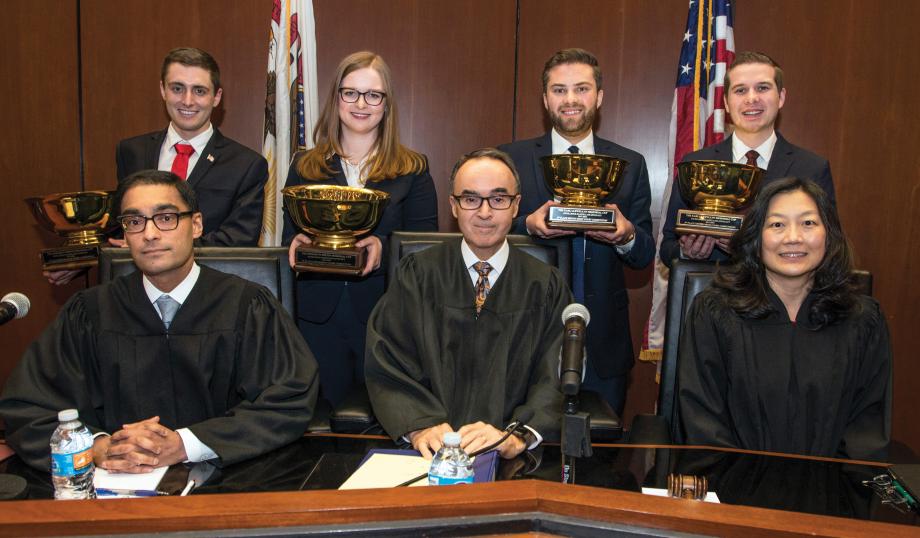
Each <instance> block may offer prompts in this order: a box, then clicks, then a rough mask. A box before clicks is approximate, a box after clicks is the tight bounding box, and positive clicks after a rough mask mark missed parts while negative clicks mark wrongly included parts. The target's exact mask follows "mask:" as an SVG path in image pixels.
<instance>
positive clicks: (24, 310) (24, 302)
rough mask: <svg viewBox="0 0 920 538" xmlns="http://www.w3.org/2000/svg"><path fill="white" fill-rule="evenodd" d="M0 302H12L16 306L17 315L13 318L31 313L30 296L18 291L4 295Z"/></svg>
mask: <svg viewBox="0 0 920 538" xmlns="http://www.w3.org/2000/svg"><path fill="white" fill-rule="evenodd" d="M0 302H3V303H10V304H11V305H13V306H14V307H16V316H15V317H13V319H20V318H24V317H26V314H28V313H29V308H30V307H31V306H32V303H31V302H29V298H28V297H26V296H25V295H23V294H21V293H19V292H18V291H14V292H12V293H7V294H6V295H4V296H3V299H0Z"/></svg>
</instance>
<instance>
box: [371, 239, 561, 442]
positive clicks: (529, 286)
mask: <svg viewBox="0 0 920 538" xmlns="http://www.w3.org/2000/svg"><path fill="white" fill-rule="evenodd" d="M474 295H475V292H474V289H473V284H472V281H471V279H470V276H469V273H468V271H467V268H466V267H465V266H464V263H463V257H462V255H461V253H460V241H459V240H458V241H455V242H454V241H452V242H449V243H443V244H441V245H437V246H433V247H430V248H428V249H426V250H424V251H422V252H419V253H416V254H412V255H409V256H407V257H406V258H404V259H403V260H402V262H401V263H400V267H399V271H398V273H397V276H396V279H395V281H394V282H391V283H390V285H389V288H388V289H387V292H386V293H385V294H384V296H383V298H382V299H381V300H380V302H379V303H378V304H377V306H376V308H374V311H373V313H372V314H371V317H370V320H369V321H368V330H367V357H366V359H365V373H366V377H367V389H368V393H369V395H370V398H371V403H372V404H373V407H374V412H375V413H376V415H377V418H378V420H379V421H380V423H381V425H382V426H383V427H384V429H385V430H386V431H387V432H388V433H389V434H390V435H391V436H392V437H393V438H394V439H398V438H399V437H401V436H403V435H405V434H406V433H408V432H411V431H414V430H418V429H421V428H428V427H430V426H435V425H437V424H441V423H444V422H447V423H448V424H450V425H451V427H453V428H454V429H455V430H456V429H458V428H460V427H461V426H463V425H465V424H470V423H473V422H477V421H483V422H486V423H488V424H491V425H493V426H495V427H497V428H502V427H504V426H505V425H506V424H507V423H509V422H510V421H511V420H514V419H515V418H517V417H519V416H521V414H522V411H523V410H525V409H528V410H531V411H533V418H532V419H530V420H529V421H528V425H529V426H530V427H532V428H534V429H535V430H536V431H538V432H539V433H540V435H542V436H543V438H544V439H546V440H558V438H559V429H560V424H559V422H560V420H561V407H562V395H561V393H560V392H559V390H558V384H559V374H558V372H559V350H560V347H561V345H562V333H563V327H562V321H561V316H562V310H563V309H564V308H565V306H566V305H567V304H568V303H569V302H570V301H571V293H570V292H569V289H568V286H567V285H566V283H565V282H564V281H563V278H562V277H561V275H560V274H559V272H558V271H557V270H556V269H555V268H552V267H550V266H548V265H546V264H544V263H543V262H541V261H539V260H537V259H536V258H533V257H532V256H530V255H529V254H527V253H525V252H522V251H520V250H518V249H517V248H515V247H511V252H510V254H509V258H508V264H507V265H506V266H505V269H504V270H503V271H502V273H501V275H500V276H499V278H498V281H497V282H495V285H494V286H492V289H491V291H490V292H489V295H488V297H487V298H486V302H485V304H484V305H483V308H482V312H481V313H480V315H479V317H478V318H477V317H476V315H475V314H476V308H475V307H474Z"/></svg>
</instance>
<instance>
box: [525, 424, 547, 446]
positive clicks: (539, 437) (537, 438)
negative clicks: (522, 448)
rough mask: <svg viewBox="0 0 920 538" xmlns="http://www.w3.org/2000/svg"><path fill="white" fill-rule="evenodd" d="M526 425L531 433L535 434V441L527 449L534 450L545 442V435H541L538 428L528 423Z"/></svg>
mask: <svg viewBox="0 0 920 538" xmlns="http://www.w3.org/2000/svg"><path fill="white" fill-rule="evenodd" d="M524 427H525V428H527V429H528V430H529V431H530V433H532V434H533V437H534V441H533V442H532V443H530V446H528V447H527V450H533V449H535V448H537V447H538V446H539V445H540V443H542V442H543V436H542V435H540V432H538V431H537V430H535V429H533V428H531V427H530V426H528V425H526V424H524Z"/></svg>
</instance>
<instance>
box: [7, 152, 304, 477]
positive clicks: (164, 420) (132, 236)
mask: <svg viewBox="0 0 920 538" xmlns="http://www.w3.org/2000/svg"><path fill="white" fill-rule="evenodd" d="M115 198H116V201H115V204H116V205H115V207H116V208H118V211H119V213H120V215H119V217H118V219H117V220H118V222H119V223H120V224H121V226H122V229H123V230H124V232H125V241H126V242H127V247H128V249H130V251H131V258H132V260H133V261H134V264H135V265H136V266H137V268H138V269H139V270H138V271H136V272H134V273H132V274H130V275H126V276H122V277H119V278H116V279H114V280H112V281H111V282H107V283H105V284H102V285H99V286H94V287H92V288H89V289H86V290H82V291H80V292H78V293H76V294H75V295H74V296H73V297H72V298H71V299H70V301H68V302H67V304H66V305H65V306H64V307H63V309H62V310H61V312H60V313H59V314H58V317H57V318H56V319H55V321H54V322H53V323H52V324H51V325H50V326H49V327H48V328H47V329H46V330H45V331H44V332H43V333H42V334H41V336H39V338H38V339H37V340H36V341H35V342H33V343H32V345H30V346H29V348H28V349H27V350H26V352H25V354H24V355H23V357H22V360H21V361H20V362H19V364H18V365H17V367H16V369H15V370H14V371H13V373H12V374H11V375H10V377H9V379H8V381H7V383H6V386H5V387H4V389H3V394H2V396H0V417H2V418H3V421H4V423H5V424H6V441H7V442H8V443H9V444H10V446H12V447H13V448H14V449H15V450H16V454H17V455H18V456H19V457H20V458H22V459H23V460H24V461H25V462H27V463H28V464H29V465H31V466H33V467H36V468H39V469H43V470H44V471H47V470H48V469H49V466H50V454H49V445H48V439H50V438H51V433H52V431H53V430H54V428H55V426H56V425H57V423H56V420H55V418H56V416H57V412H58V411H59V410H61V409H71V408H73V409H77V410H78V411H79V413H80V420H81V421H83V423H84V424H86V426H87V427H88V428H89V429H90V431H92V432H93V434H94V435H93V437H94V444H93V459H94V461H95V463H96V465H97V466H99V467H102V468H104V469H106V470H109V471H115V472H125V473H147V472H150V471H152V470H153V469H155V468H157V467H163V466H168V465H172V464H175V463H179V462H197V461H204V460H213V461H214V463H215V464H217V465H219V466H223V465H229V464H232V463H236V462H239V461H242V460H245V459H248V458H252V457H254V456H257V455H259V454H262V453H264V452H268V451H270V450H273V449H275V448H278V447H280V446H282V445H284V444H287V443H289V442H291V441H293V440H295V439H298V438H300V436H301V435H302V434H303V432H304V430H305V429H306V427H307V424H308V423H309V421H310V417H311V416H312V413H313V409H314V406H315V403H316V396H317V392H318V386H317V385H318V384H317V378H316V371H317V367H316V361H315V360H314V359H313V355H312V354H311V353H310V349H309V348H308V347H307V345H306V343H305V342H304V340H303V337H302V336H301V335H300V333H299V331H298V330H297V327H296V326H295V324H294V320H293V319H292V318H291V317H290V316H289V315H288V313H287V311H286V310H285V309H284V307H283V306H281V304H280V303H279V302H278V300H277V299H276V298H275V297H274V296H273V295H272V293H271V292H270V291H268V290H267V289H265V288H264V287H262V286H259V285H257V284H253V283H252V282H249V281H248V280H244V279H242V278H239V277H236V276H233V275H228V274H225V273H221V272H219V271H216V270H214V269H210V268H208V267H204V266H199V265H198V264H197V263H195V257H194V250H193V246H194V241H195V240H196V239H197V238H198V237H200V236H201V234H202V231H203V228H204V226H203V224H202V215H201V212H200V211H199V207H198V201H197V198H196V196H195V191H194V189H193V187H192V186H191V185H189V184H188V182H186V181H183V180H181V179H180V178H179V177H178V176H176V175H174V174H172V173H170V172H162V171H157V170H146V171H141V172H138V173H136V174H132V175H131V176H128V177H127V178H126V179H125V180H124V181H122V182H121V183H120V184H119V188H118V191H117V193H116V196H115Z"/></svg>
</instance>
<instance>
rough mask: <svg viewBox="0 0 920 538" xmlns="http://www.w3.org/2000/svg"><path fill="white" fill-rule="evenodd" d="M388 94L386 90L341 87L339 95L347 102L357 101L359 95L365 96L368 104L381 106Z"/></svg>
mask: <svg viewBox="0 0 920 538" xmlns="http://www.w3.org/2000/svg"><path fill="white" fill-rule="evenodd" d="M386 96H387V94H386V92H381V91H377V90H367V91H366V92H359V91H358V90H356V89H354V88H339V97H341V98H342V101H345V102H346V103H357V102H358V98H359V97H364V102H365V103H367V105H368V106H379V105H380V103H382V102H383V100H384V98H385V97H386Z"/></svg>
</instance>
